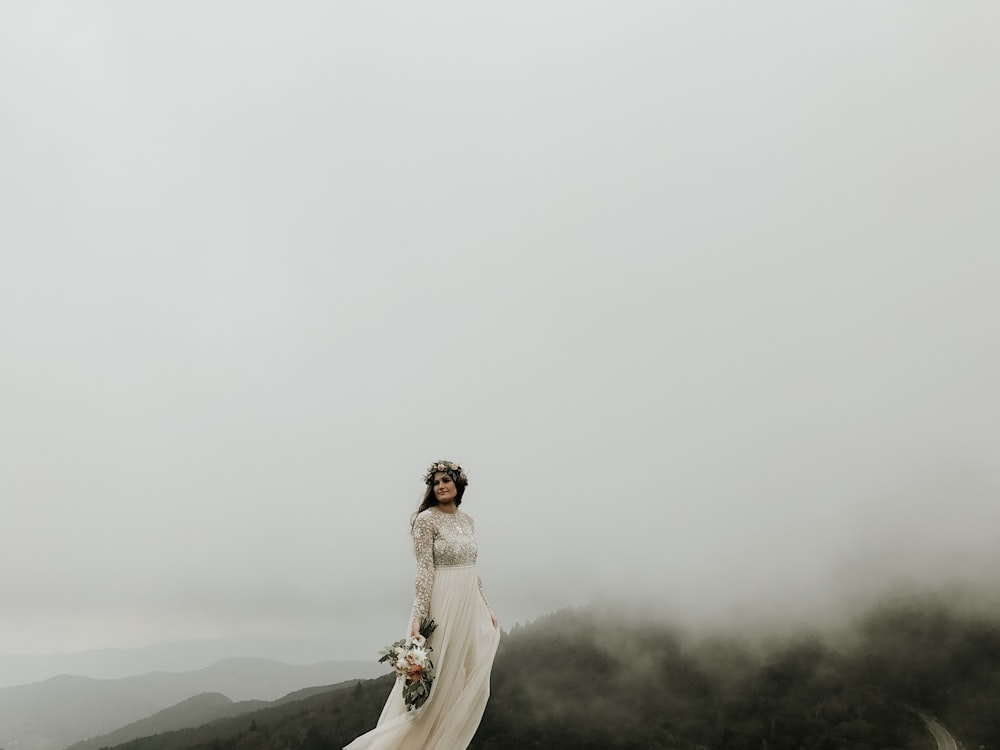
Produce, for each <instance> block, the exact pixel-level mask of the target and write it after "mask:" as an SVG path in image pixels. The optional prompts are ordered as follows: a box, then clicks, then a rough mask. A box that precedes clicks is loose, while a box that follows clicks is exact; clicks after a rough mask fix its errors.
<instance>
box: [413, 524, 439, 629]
mask: <svg viewBox="0 0 1000 750" xmlns="http://www.w3.org/2000/svg"><path fill="white" fill-rule="evenodd" d="M413 554H415V555H416V556H417V580H416V584H415V585H414V594H413V612H412V613H411V616H412V617H415V618H416V619H418V620H419V619H421V618H424V617H427V616H428V615H429V614H430V608H431V590H432V589H433V588H434V524H433V523H432V522H431V519H430V518H428V517H427V516H424V515H423V514H421V515H419V516H417V519H416V521H415V522H414V524H413Z"/></svg>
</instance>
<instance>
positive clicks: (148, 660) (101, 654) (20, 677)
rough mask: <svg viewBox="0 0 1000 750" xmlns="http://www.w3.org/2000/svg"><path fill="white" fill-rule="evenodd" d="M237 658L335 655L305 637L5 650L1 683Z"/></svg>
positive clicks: (115, 674) (314, 659) (310, 659)
mask: <svg viewBox="0 0 1000 750" xmlns="http://www.w3.org/2000/svg"><path fill="white" fill-rule="evenodd" d="M233 657H256V658H261V659H271V660H273V661H279V662H283V663H285V664H318V663H320V662H323V661H329V660H330V646H329V644H323V643H321V642H319V641H318V640H308V639H302V638H253V637H244V638H216V639H207V638H201V639H189V640H183V641H173V642H169V643H160V644H156V645H152V646H147V647H144V648H108V649H94V650H89V651H79V652H75V653H60V654H0V688H3V687H11V686H14V685H26V684H28V683H31V682H41V681H42V680H46V679H48V678H50V677H56V676H58V675H75V676H79V677H93V678H95V679H99V680H106V679H118V678H121V677H129V676H132V675H138V674H145V673H147V672H160V671H162V672H191V671H195V670H198V669H203V668H204V667H207V666H209V665H211V664H214V663H215V662H219V661H222V660H223V659H230V658H233Z"/></svg>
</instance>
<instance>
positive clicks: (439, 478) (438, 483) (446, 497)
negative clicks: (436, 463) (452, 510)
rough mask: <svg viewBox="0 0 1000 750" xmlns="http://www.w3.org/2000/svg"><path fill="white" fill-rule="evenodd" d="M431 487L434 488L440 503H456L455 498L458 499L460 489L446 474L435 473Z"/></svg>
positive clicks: (435, 495) (441, 472)
mask: <svg viewBox="0 0 1000 750" xmlns="http://www.w3.org/2000/svg"><path fill="white" fill-rule="evenodd" d="M431 486H432V487H433V488H434V497H436V498H437V501H438V503H450V502H454V500H455V498H456V497H458V488H457V487H456V486H455V482H453V481H452V478H451V477H450V476H449V475H448V474H447V473H446V472H443V471H439V472H437V473H435V474H434V479H433V482H432V484H431Z"/></svg>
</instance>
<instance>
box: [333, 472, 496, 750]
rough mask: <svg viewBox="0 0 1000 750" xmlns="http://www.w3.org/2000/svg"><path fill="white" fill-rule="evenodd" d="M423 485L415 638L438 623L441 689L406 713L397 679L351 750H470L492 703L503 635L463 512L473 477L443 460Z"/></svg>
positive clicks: (414, 526)
mask: <svg viewBox="0 0 1000 750" xmlns="http://www.w3.org/2000/svg"><path fill="white" fill-rule="evenodd" d="M424 482H425V483H426V484H427V490H426V491H425V492H424V498H423V501H422V502H421V504H420V508H419V509H418V510H417V512H416V514H415V515H414V517H413V519H412V522H411V534H412V536H413V550H414V553H415V554H416V556H417V579H416V593H415V595H414V600H413V612H412V615H411V616H412V619H411V620H410V628H409V633H408V635H417V634H418V633H419V629H420V621H421V619H422V618H425V617H427V618H429V619H432V620H434V621H435V622H436V623H437V629H436V630H434V632H433V633H432V634H431V636H430V638H428V639H427V645H429V646H431V647H432V648H433V649H434V651H433V652H432V654H431V658H432V660H433V661H434V668H435V679H434V684H433V686H432V688H431V694H430V697H429V698H428V699H427V701H426V702H425V703H424V705H423V706H421V707H420V708H419V709H416V710H412V711H407V710H406V706H405V704H404V703H403V696H402V687H403V683H402V681H401V680H402V679H403V678H402V677H400V678H398V679H397V680H396V684H395V685H394V686H393V689H392V692H390V693H389V699H388V700H387V701H386V703H385V707H384V708H383V709H382V714H381V716H379V719H378V724H377V725H376V726H375V729H373V730H372V731H370V732H368V733H367V734H363V735H361V736H360V737H358V738H357V739H356V740H354V741H353V742H352V743H351V744H350V745H348V746H347V747H346V748H345V750H464V749H465V748H467V747H468V746H469V743H470V742H471V741H472V737H473V735H475V733H476V729H477V728H478V727H479V721H480V720H481V719H482V716H483V711H484V710H485V709H486V701H487V700H488V699H489V696H490V670H491V669H492V667H493V658H494V656H495V655H496V651H497V646H498V645H499V643H500V632H499V629H498V627H497V618H496V615H494V614H493V611H492V610H491V609H490V606H489V603H488V602H487V601H486V594H485V593H484V591H483V582H482V579H481V578H480V577H479V576H478V575H477V574H476V553H477V547H476V540H475V537H474V532H475V524H474V523H473V520H472V516H470V515H469V514H468V513H466V512H465V511H462V510H459V508H458V506H459V505H461V504H462V496H463V495H464V494H465V488H466V486H467V485H468V483H469V482H468V478H467V477H466V475H465V472H464V471H463V470H462V467H461V466H459V465H458V464H456V463H453V462H451V461H436V462H435V463H433V464H431V465H430V468H428V469H427V473H426V474H425V475H424Z"/></svg>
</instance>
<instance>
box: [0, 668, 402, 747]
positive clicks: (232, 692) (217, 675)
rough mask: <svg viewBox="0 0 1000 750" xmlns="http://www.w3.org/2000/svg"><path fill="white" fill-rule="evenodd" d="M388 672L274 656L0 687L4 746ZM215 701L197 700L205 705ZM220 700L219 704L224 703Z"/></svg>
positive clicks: (65, 740)
mask: <svg viewBox="0 0 1000 750" xmlns="http://www.w3.org/2000/svg"><path fill="white" fill-rule="evenodd" d="M384 672H385V669H384V667H382V666H381V665H379V664H377V663H376V662H375V661H374V660H372V661H370V662H332V661H331V662H323V663H320V664H312V665H307V666H293V665H289V664H283V663H280V662H276V661H272V660H269V659H246V658H243V659H226V660H223V661H221V662H217V663H215V664H213V665H211V666H209V667H206V668H204V669H199V670H196V671H193V672H153V673H150V674H144V675H137V676H133V677H125V678H121V679H117V680H95V679H93V678H89V677H72V676H60V677H53V678H51V679H48V680H45V681H43V682H38V683H33V684H29V685H20V686H17V687H7V688H0V747H2V748H4V749H5V750H60V748H64V747H66V746H68V745H71V744H73V743H76V742H79V741H81V740H86V739H87V738H90V737H96V736H99V735H104V734H107V733H109V732H112V731H114V730H117V729H119V728H122V727H125V726H126V725H128V724H131V723H133V722H136V721H139V720H141V719H146V718H147V717H151V716H152V715H154V714H156V713H157V712H159V711H162V710H163V709H167V708H170V707H172V706H176V705H177V704H178V703H181V702H184V701H186V700H187V699H189V698H192V697H194V696H198V695H201V694H204V693H218V694H221V697H224V698H225V699H226V700H228V701H230V702H231V701H234V700H235V701H247V700H258V701H274V700H275V699H277V698H280V697H282V696H285V695H287V694H288V693H291V692H293V691H297V690H301V689H302V688H308V687H314V686H318V685H326V686H329V685H333V684H335V683H340V682H344V681H346V680H352V679H356V678H367V677H375V676H377V675H380V674H383V673H384ZM211 700H212V699H202V700H201V701H200V702H199V701H196V702H195V704H194V705H196V706H199V707H201V708H204V707H205V706H206V705H207V704H208V703H209V702H210V701H211ZM219 703H220V702H219V701H218V699H215V705H219Z"/></svg>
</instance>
